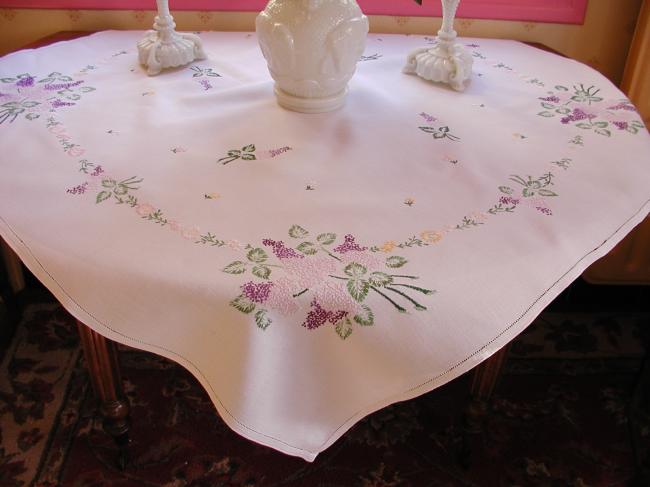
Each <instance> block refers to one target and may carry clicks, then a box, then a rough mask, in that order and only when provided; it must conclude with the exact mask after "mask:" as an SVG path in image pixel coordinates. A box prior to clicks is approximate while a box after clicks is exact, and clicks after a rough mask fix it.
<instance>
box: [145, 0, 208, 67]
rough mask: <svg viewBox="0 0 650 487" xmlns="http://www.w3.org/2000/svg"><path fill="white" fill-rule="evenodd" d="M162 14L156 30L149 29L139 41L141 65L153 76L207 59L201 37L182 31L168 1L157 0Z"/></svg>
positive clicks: (158, 16) (155, 23)
mask: <svg viewBox="0 0 650 487" xmlns="http://www.w3.org/2000/svg"><path fill="white" fill-rule="evenodd" d="M156 5H157V7H158V15H157V16H156V18H155V20H154V24H153V30H150V31H148V32H147V33H146V34H145V36H144V38H143V39H142V40H141V41H140V42H138V57H139V59H140V64H142V65H143V66H145V67H146V68H147V74H149V75H150V76H153V75H155V74H158V73H160V71H161V70H162V69H164V68H175V67H177V66H183V65H184V64H187V63H191V62H192V61H194V60H195V59H205V52H203V46H202V44H201V39H199V36H197V35H194V34H179V33H178V32H176V31H175V30H174V29H175V28H176V24H175V23H174V18H173V17H172V16H171V14H170V13H169V1H168V0H156Z"/></svg>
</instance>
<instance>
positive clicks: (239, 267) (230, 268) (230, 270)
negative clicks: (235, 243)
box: [223, 260, 246, 274]
mask: <svg viewBox="0 0 650 487" xmlns="http://www.w3.org/2000/svg"><path fill="white" fill-rule="evenodd" d="M223 272H225V273H226V274H243V273H244V272H246V263H245V262H242V261H241V260H236V261H235V262H231V263H230V264H228V265H227V266H226V267H224V268H223Z"/></svg>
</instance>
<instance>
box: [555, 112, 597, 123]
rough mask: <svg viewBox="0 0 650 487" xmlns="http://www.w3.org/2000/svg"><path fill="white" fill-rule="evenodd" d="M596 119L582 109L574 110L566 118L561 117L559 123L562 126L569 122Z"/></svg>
mask: <svg viewBox="0 0 650 487" xmlns="http://www.w3.org/2000/svg"><path fill="white" fill-rule="evenodd" d="M594 118H596V115H594V114H591V113H587V112H585V111H584V110H583V109H582V108H574V109H573V112H572V113H571V114H570V115H567V116H566V117H563V118H562V119H561V120H560V122H562V123H563V124H565V125H566V124H568V123H569V122H577V121H579V120H585V119H588V120H591V119H594Z"/></svg>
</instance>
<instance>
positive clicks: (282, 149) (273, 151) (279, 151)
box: [268, 146, 293, 158]
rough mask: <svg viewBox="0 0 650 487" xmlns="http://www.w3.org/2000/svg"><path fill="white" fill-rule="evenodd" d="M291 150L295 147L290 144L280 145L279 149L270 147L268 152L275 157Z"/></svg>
mask: <svg viewBox="0 0 650 487" xmlns="http://www.w3.org/2000/svg"><path fill="white" fill-rule="evenodd" d="M290 150H293V149H292V148H291V147H289V146H284V147H280V148H278V149H270V150H269V151H268V154H269V157H271V158H274V157H277V156H279V155H280V154H284V153H285V152H289V151H290Z"/></svg>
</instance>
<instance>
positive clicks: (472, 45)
mask: <svg viewBox="0 0 650 487" xmlns="http://www.w3.org/2000/svg"><path fill="white" fill-rule="evenodd" d="M465 45H466V46H467V47H473V48H477V47H481V46H480V45H478V44H476V43H472V44H465Z"/></svg>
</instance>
